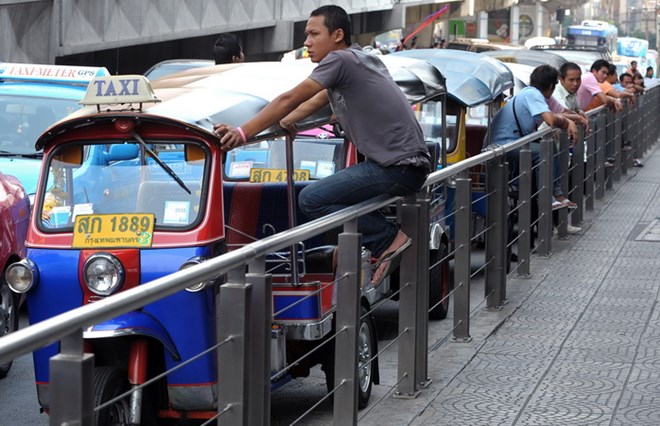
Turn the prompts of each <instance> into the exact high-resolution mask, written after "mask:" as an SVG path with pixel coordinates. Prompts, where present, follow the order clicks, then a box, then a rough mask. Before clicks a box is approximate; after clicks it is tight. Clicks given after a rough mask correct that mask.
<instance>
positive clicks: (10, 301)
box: [0, 272, 19, 379]
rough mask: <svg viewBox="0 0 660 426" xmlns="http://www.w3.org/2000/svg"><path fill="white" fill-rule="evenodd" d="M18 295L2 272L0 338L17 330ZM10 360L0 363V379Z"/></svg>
mask: <svg viewBox="0 0 660 426" xmlns="http://www.w3.org/2000/svg"><path fill="white" fill-rule="evenodd" d="M18 301H19V296H18V295H16V294H14V292H12V291H11V289H10V288H9V286H8V285H7V282H6V281H5V274H4V272H3V273H2V275H1V276H0V338H1V337H3V336H6V335H8V334H10V333H13V332H14V331H16V330H18ZM11 364H12V361H9V362H7V363H5V364H0V379H2V378H4V377H6V376H7V374H8V373H9V370H10V369H11Z"/></svg>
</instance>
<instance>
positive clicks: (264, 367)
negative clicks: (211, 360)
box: [221, 257, 273, 426]
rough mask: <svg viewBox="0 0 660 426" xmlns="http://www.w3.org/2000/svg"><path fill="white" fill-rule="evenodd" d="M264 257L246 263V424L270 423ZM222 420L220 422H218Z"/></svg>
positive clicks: (269, 308)
mask: <svg viewBox="0 0 660 426" xmlns="http://www.w3.org/2000/svg"><path fill="white" fill-rule="evenodd" d="M265 265H266V262H265V258H263V257H262V258H260V259H258V260H257V261H255V262H253V263H251V264H250V265H249V268H248V270H249V272H248V274H247V275H246V277H245V280H246V282H247V283H248V284H250V285H251V286H252V293H251V295H252V298H251V301H250V305H251V308H252V317H251V321H250V324H249V325H250V332H249V333H248V338H249V339H250V343H249V344H250V348H252V350H250V352H249V354H248V355H249V360H248V365H249V368H250V377H249V380H250V385H249V394H248V406H249V407H251V409H250V411H249V412H248V424H250V425H264V426H267V425H269V424H270V374H271V371H270V366H271V365H270V354H271V347H270V345H271V329H272V324H273V318H272V315H271V313H272V312H273V291H272V290H273V287H272V275H271V274H266V273H265ZM221 423H222V422H221Z"/></svg>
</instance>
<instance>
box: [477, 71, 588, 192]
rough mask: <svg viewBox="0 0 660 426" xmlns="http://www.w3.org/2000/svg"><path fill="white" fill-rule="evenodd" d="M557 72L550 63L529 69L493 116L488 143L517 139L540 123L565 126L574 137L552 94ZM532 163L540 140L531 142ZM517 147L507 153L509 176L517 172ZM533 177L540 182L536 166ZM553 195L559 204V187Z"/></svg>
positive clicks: (572, 126) (573, 128) (574, 131)
mask: <svg viewBox="0 0 660 426" xmlns="http://www.w3.org/2000/svg"><path fill="white" fill-rule="evenodd" d="M558 77H559V73H558V72H557V70H556V69H555V68H553V67H552V66H550V65H540V66H538V67H536V68H535V69H534V71H532V74H531V76H530V78H529V80H530V85H529V86H528V87H525V88H524V89H523V90H521V91H520V93H518V94H517V95H516V96H514V97H513V99H511V100H510V101H509V102H507V104H506V105H505V106H504V107H503V108H502V109H501V110H500V111H499V112H498V113H497V115H495V117H494V118H493V122H492V123H491V126H490V132H491V140H490V143H491V144H496V145H504V144H507V143H509V142H513V141H515V140H516V139H520V138H521V137H523V136H525V135H528V134H530V133H534V132H535V131H536V130H537V128H538V126H539V125H540V124H541V123H546V124H547V125H548V126H556V127H560V128H562V129H566V131H567V132H568V137H569V139H572V140H577V138H578V131H577V127H576V125H575V123H574V122H573V121H571V120H570V119H568V118H566V117H565V116H564V115H563V114H562V113H563V112H564V110H565V108H564V107H562V106H561V105H560V104H559V103H558V102H557V101H556V100H555V99H554V98H553V97H552V93H553V92H554V90H555V86H556V85H557V79H558ZM530 149H531V151H532V162H533V164H534V165H537V164H538V163H539V157H540V151H539V143H537V142H532V143H531V144H530ZM519 153H520V150H519V149H516V150H513V151H509V152H508V153H507V160H508V162H509V172H510V175H511V176H512V177H515V176H517V175H518V162H519ZM536 179H537V181H539V167H536ZM554 186H555V187H554V188H553V195H554V196H555V198H556V199H557V201H559V202H560V203H561V202H563V200H568V199H566V198H565V197H564V196H563V195H562V194H561V188H558V185H554Z"/></svg>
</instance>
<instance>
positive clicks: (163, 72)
mask: <svg viewBox="0 0 660 426" xmlns="http://www.w3.org/2000/svg"><path fill="white" fill-rule="evenodd" d="M213 65H215V62H214V61H213V60H211V59H168V60H166V61H161V62H158V63H157V64H154V65H153V66H152V67H151V68H149V69H148V70H147V71H145V73H144V76H145V77H147V78H148V79H149V80H150V81H153V80H156V79H159V78H162V77H166V76H168V75H171V74H175V73H178V72H180V71H185V70H189V69H193V68H202V67H210V66H213Z"/></svg>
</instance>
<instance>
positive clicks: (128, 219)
mask: <svg viewBox="0 0 660 426" xmlns="http://www.w3.org/2000/svg"><path fill="white" fill-rule="evenodd" d="M154 222H155V216H154V215H153V214H143V213H136V214H92V215H78V216H76V222H75V224H74V226H73V242H72V243H71V247H73V248H143V247H151V242H152V241H151V240H152V237H153V234H154Z"/></svg>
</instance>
